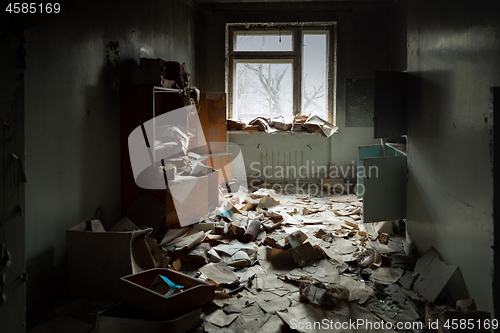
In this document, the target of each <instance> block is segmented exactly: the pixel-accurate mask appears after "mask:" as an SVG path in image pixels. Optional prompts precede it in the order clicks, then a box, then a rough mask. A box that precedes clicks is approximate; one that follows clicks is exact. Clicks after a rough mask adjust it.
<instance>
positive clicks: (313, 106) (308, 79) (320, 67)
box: [301, 33, 328, 120]
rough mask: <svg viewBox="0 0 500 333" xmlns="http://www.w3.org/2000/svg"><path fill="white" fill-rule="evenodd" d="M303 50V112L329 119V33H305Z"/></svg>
mask: <svg viewBox="0 0 500 333" xmlns="http://www.w3.org/2000/svg"><path fill="white" fill-rule="evenodd" d="M302 52H303V53H302V111H301V113H302V114H303V115H308V114H311V115H317V116H319V117H321V118H323V119H324V120H328V116H327V115H328V112H327V107H328V103H327V96H328V82H327V80H326V78H327V76H326V73H327V68H328V67H327V66H328V65H327V64H328V61H327V59H328V51H327V34H326V33H304V34H303V49H302Z"/></svg>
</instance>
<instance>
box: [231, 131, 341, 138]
mask: <svg viewBox="0 0 500 333" xmlns="http://www.w3.org/2000/svg"><path fill="white" fill-rule="evenodd" d="M227 134H242V135H264V134H267V135H269V136H271V135H293V136H296V137H301V136H303V135H306V136H308V135H314V136H320V137H323V138H324V137H325V136H323V135H321V134H320V133H309V132H305V131H304V132H302V131H301V132H287V131H277V132H274V133H267V132H264V131H241V130H227ZM338 134H339V133H338V132H337V133H334V134H332V136H334V135H338Z"/></svg>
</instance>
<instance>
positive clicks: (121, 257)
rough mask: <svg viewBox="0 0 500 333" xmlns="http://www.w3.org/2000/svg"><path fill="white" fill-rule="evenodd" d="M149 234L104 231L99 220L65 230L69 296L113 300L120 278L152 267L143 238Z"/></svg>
mask: <svg viewBox="0 0 500 333" xmlns="http://www.w3.org/2000/svg"><path fill="white" fill-rule="evenodd" d="M151 231H152V229H151V228H147V229H142V230H135V231H126V232H123V231H122V232H113V231H106V230H105V229H104V227H103V226H102V224H101V222H100V221H99V220H92V221H85V222H82V223H80V224H77V225H76V226H74V227H73V228H71V229H69V230H67V231H66V242H67V246H68V260H69V277H70V288H71V294H73V295H75V296H86V297H110V298H116V297H117V296H118V293H117V285H118V281H119V279H120V278H121V277H122V276H125V275H130V274H134V273H139V272H141V271H143V270H146V269H151V268H154V267H155V263H154V260H153V257H152V255H151V251H150V249H149V246H148V244H147V243H146V239H145V237H146V236H147V235H149V234H150V233H151Z"/></svg>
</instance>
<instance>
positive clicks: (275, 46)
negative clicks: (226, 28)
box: [234, 31, 293, 52]
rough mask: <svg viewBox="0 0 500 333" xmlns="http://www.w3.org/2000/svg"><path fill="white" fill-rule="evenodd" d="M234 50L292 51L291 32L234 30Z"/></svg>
mask: <svg viewBox="0 0 500 333" xmlns="http://www.w3.org/2000/svg"><path fill="white" fill-rule="evenodd" d="M234 51H246V52H256V51H257V52H258V51H264V52H265V51H293V42H292V32H291V31H281V32H279V31H276V32H250V31H236V32H234Z"/></svg>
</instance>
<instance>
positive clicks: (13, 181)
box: [0, 13, 26, 333]
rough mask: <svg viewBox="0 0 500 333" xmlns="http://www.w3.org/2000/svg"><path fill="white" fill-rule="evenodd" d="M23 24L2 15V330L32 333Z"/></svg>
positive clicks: (0, 171) (0, 70)
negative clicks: (27, 258) (27, 256)
mask: <svg viewBox="0 0 500 333" xmlns="http://www.w3.org/2000/svg"><path fill="white" fill-rule="evenodd" d="M19 21H21V20H20V18H19V17H15V16H12V15H8V14H7V13H2V14H0V26H1V27H0V30H1V31H2V33H1V37H0V45H1V46H0V49H1V50H2V52H1V53H0V73H2V75H1V77H0V123H1V124H2V125H1V126H0V276H2V278H0V330H1V331H2V332H16V333H17V332H25V331H26V327H25V325H24V323H25V317H26V283H25V282H26V279H25V278H24V277H25V275H24V272H26V264H25V249H24V233H25V215H24V209H25V196H24V193H25V192H24V189H25V184H24V183H25V181H26V179H25V178H24V177H23V169H24V149H25V145H24V80H23V75H24V64H25V56H24V55H25V52H24V34H23V31H22V24H21V23H22V21H21V22H19ZM7 260H10V263H8V262H7ZM4 274H5V275H4Z"/></svg>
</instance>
